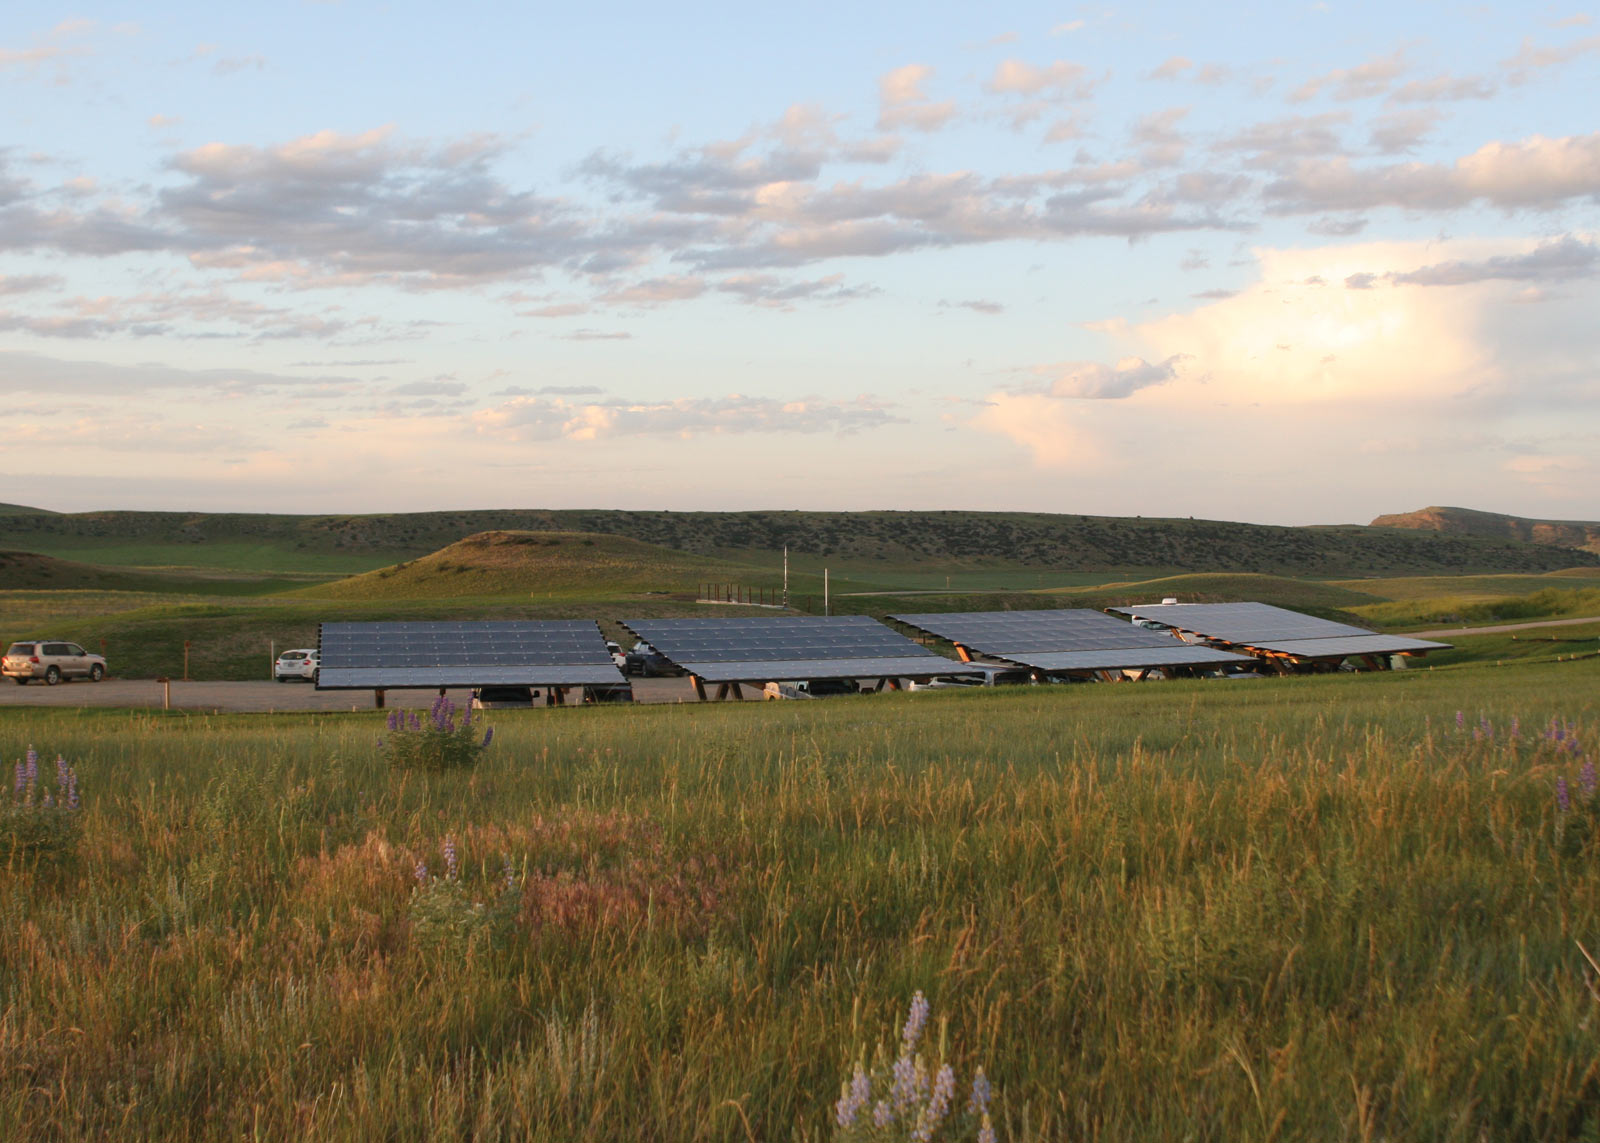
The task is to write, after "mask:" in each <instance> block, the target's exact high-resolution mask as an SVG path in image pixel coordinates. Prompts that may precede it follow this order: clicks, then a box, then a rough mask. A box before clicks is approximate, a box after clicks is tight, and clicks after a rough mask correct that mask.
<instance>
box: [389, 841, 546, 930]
mask: <svg viewBox="0 0 1600 1143" xmlns="http://www.w3.org/2000/svg"><path fill="white" fill-rule="evenodd" d="M443 856H444V875H443V876H438V875H434V874H430V873H429V872H428V867H427V865H426V864H425V863H424V862H421V861H418V862H417V867H416V877H417V887H416V888H415V889H413V890H412V891H411V904H410V908H409V909H408V910H407V912H408V914H409V916H410V919H411V932H412V936H413V938H414V939H415V940H416V941H417V943H418V944H421V945H424V946H427V947H433V948H440V947H445V948H460V947H463V946H465V945H469V944H471V943H473V942H474V941H476V940H488V941H489V942H491V943H500V942H502V941H504V940H505V939H506V938H508V937H509V936H510V935H511V932H512V930H513V927H514V926H515V923H516V917H517V905H518V902H519V900H520V896H521V894H520V893H519V891H518V887H517V879H516V873H515V871H514V870H513V869H512V866H511V859H510V858H506V860H505V866H504V872H503V874H502V877H501V880H500V882H499V883H498V884H486V885H482V886H480V887H479V888H478V889H477V890H474V889H472V888H471V887H469V886H467V885H466V884H465V883H464V882H463V881H462V879H461V855H460V852H459V851H458V850H457V848H456V842H455V839H454V838H451V837H447V838H445V839H444V852H443ZM480 894H481V895H482V896H484V897H486V898H488V899H487V900H479V899H478V897H479V896H480Z"/></svg>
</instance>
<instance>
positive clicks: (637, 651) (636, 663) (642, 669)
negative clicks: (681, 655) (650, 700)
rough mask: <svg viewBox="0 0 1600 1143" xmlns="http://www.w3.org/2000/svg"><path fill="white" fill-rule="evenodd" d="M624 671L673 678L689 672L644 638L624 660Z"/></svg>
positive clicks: (653, 677) (648, 676)
mask: <svg viewBox="0 0 1600 1143" xmlns="http://www.w3.org/2000/svg"><path fill="white" fill-rule="evenodd" d="M622 673H623V674H625V675H638V676H639V677H640V678H646V679H659V678H671V677H675V676H677V675H686V674H688V672H687V671H685V670H684V669H683V668H682V667H680V666H678V664H676V663H674V662H673V661H672V660H671V659H669V658H667V657H666V656H665V655H663V654H662V653H661V652H660V651H657V650H656V649H655V648H654V647H652V646H650V644H648V643H646V642H644V641H643V640H640V641H639V642H637V643H635V644H634V645H633V650H631V651H629V652H628V654H627V656H626V657H625V659H624V660H623V664H622Z"/></svg>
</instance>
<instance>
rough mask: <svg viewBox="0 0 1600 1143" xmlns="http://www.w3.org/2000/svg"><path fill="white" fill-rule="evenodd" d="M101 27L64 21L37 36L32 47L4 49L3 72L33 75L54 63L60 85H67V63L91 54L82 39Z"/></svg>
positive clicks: (0, 54) (89, 22) (0, 63)
mask: <svg viewBox="0 0 1600 1143" xmlns="http://www.w3.org/2000/svg"><path fill="white" fill-rule="evenodd" d="M97 26H98V25H96V23H95V22H94V21H93V20H82V19H72V20H63V21H61V22H60V23H59V24H56V25H55V26H54V27H53V28H51V29H50V30H49V31H48V32H45V33H43V34H42V35H39V36H35V37H34V41H33V46H32V47H27V48H4V47H0V71H3V70H5V69H7V68H17V69H19V70H21V71H24V72H27V73H29V74H33V73H36V72H37V71H38V70H39V68H40V67H41V65H44V64H51V63H53V64H56V65H57V71H56V77H55V78H56V82H58V83H63V82H65V81H66V79H67V72H66V70H65V66H64V65H65V63H66V61H67V60H68V59H71V58H73V57H76V56H85V55H88V54H89V47H88V45H87V44H85V43H83V41H82V37H83V36H85V35H86V34H88V33H90V32H93V31H94V30H95V29H96V27H97Z"/></svg>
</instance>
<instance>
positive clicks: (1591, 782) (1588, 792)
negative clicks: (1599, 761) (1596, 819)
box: [1578, 758, 1600, 798]
mask: <svg viewBox="0 0 1600 1143" xmlns="http://www.w3.org/2000/svg"><path fill="white" fill-rule="evenodd" d="M1597 784H1600V783H1597V782H1596V778H1595V772H1594V759H1593V758H1591V759H1589V761H1587V762H1585V763H1584V764H1583V769H1582V770H1579V771H1578V788H1579V789H1581V790H1582V791H1583V796H1584V797H1586V798H1592V797H1594V790H1595V786H1596V785H1597Z"/></svg>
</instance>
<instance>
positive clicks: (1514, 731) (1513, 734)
mask: <svg viewBox="0 0 1600 1143" xmlns="http://www.w3.org/2000/svg"><path fill="white" fill-rule="evenodd" d="M1518 726H1519V721H1518V719H1517V716H1516V715H1512V716H1511V731H1510V735H1509V737H1510V738H1511V741H1513V742H1515V741H1517V739H1518V738H1520V737H1521V735H1519V734H1518V733H1517V728H1518Z"/></svg>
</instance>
